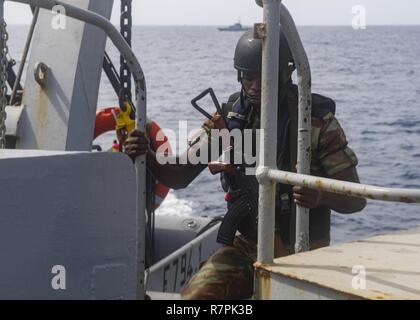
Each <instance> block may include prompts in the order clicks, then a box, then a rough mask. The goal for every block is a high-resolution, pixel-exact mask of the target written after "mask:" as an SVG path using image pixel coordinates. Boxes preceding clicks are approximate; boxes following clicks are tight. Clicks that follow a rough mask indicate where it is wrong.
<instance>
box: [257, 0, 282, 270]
mask: <svg viewBox="0 0 420 320" xmlns="http://www.w3.org/2000/svg"><path fill="white" fill-rule="evenodd" d="M280 4H281V0H264V1H263V11H264V24H265V30H266V34H265V37H263V53H262V97H261V129H262V132H261V150H260V166H262V167H263V168H267V169H268V168H275V167H276V159H277V134H276V133H277V113H278V82H279V74H278V70H279V39H280ZM275 196H276V183H275V182H274V181H271V180H269V179H265V180H264V181H260V194H259V218H258V258H257V259H258V263H263V264H270V263H272V262H273V259H274V223H275Z"/></svg>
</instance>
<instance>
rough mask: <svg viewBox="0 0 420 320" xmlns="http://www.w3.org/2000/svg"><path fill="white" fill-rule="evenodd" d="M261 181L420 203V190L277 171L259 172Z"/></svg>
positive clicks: (385, 199) (382, 199)
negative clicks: (266, 180) (267, 180)
mask: <svg viewBox="0 0 420 320" xmlns="http://www.w3.org/2000/svg"><path fill="white" fill-rule="evenodd" d="M257 176H258V178H259V179H262V180H265V179H269V180H272V181H277V182H280V183H284V184H288V185H293V186H300V187H306V188H310V189H317V190H321V191H326V192H331V193H336V194H342V195H345V196H351V197H355V198H367V199H372V200H381V201H390V202H403V203H420V189H402V188H385V187H378V186H373V185H366V184H360V183H355V182H348V181H341V180H335V179H329V178H321V177H315V176H310V175H304V174H297V173H292V172H287V171H281V170H276V169H268V170H267V169H259V170H257Z"/></svg>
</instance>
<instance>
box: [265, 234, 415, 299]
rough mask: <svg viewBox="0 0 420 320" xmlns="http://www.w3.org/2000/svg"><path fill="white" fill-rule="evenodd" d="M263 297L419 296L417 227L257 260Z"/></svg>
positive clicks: (361, 297) (406, 297) (391, 297)
mask: <svg viewBox="0 0 420 320" xmlns="http://www.w3.org/2000/svg"><path fill="white" fill-rule="evenodd" d="M257 272H258V274H259V275H260V279H261V281H260V286H259V291H258V292H259V295H260V297H261V298H263V299H369V300H382V299H398V300H400V299H415V300H418V299H420V229H416V230H410V231H404V232H400V233H395V234H388V235H382V236H377V237H373V238H370V239H366V240H359V241H356V242H352V243H346V244H339V245H335V246H331V247H327V248H322V249H319V250H314V251H311V252H305V253H301V254H297V255H293V256H288V257H284V258H280V259H276V260H275V261H274V264H273V265H270V266H257Z"/></svg>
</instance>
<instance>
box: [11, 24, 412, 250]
mask: <svg viewBox="0 0 420 320" xmlns="http://www.w3.org/2000/svg"><path fill="white" fill-rule="evenodd" d="M27 29H28V28H27V27H17V26H11V27H9V33H10V38H11V40H10V41H9V46H10V52H11V55H12V56H13V57H14V58H15V59H16V60H17V61H18V62H19V59H20V56H21V52H22V49H23V45H24V39H25V37H26V32H27ZM300 32H301V37H302V40H303V43H304V45H305V47H306V50H307V53H308V56H309V59H310V62H311V68H312V73H313V91H314V92H316V93H320V94H323V95H326V96H329V97H331V98H333V99H335V101H336V102H337V114H336V116H337V118H338V119H339V121H340V122H341V124H342V126H343V128H344V130H345V132H346V135H347V138H348V141H349V145H350V147H351V148H352V149H353V150H354V151H355V152H356V154H357V155H358V158H359V166H358V171H359V174H360V177H361V180H362V182H363V183H367V184H375V185H380V186H385V187H395V188H420V41H419V39H420V27H370V28H368V29H367V30H358V31H354V30H353V29H351V28H348V27H302V28H300ZM240 35H241V34H240V33H235V32H232V33H229V32H219V31H218V30H217V28H215V27H135V28H134V30H133V48H134V51H135V53H136V55H137V57H138V58H139V60H140V62H141V64H142V67H143V69H144V72H145V75H146V79H147V85H148V106H149V109H148V110H149V111H148V112H149V117H151V118H153V119H154V120H156V121H157V122H158V123H159V124H160V126H161V127H162V128H166V129H172V130H175V131H177V130H178V125H179V124H178V122H179V120H182V121H188V127H189V129H191V130H193V129H195V128H197V127H199V126H200V123H201V122H202V116H201V115H200V114H199V113H198V112H196V111H195V110H194V109H193V108H192V107H191V105H190V101H191V99H192V98H193V97H195V96H196V95H198V94H199V93H200V92H201V91H202V90H204V89H206V88H208V87H212V88H214V90H215V92H216V94H217V96H218V98H219V100H220V101H221V102H222V101H225V100H226V99H227V98H228V96H229V95H230V94H231V93H233V92H235V91H237V90H239V88H240V87H239V85H238V83H237V81H236V72H235V71H234V69H233V66H232V62H233V61H232V59H233V53H234V48H235V45H236V41H237V40H238V38H239V36H240ZM108 51H109V53H110V54H111V57H112V58H113V61H114V63H117V62H118V61H119V59H118V54H117V52H116V51H115V50H114V49H113V47H112V46H111V45H108ZM116 104H117V99H116V97H115V95H114V92H113V90H112V88H111V86H110V84H109V82H108V80H107V79H106V77H105V76H104V77H103V79H102V83H101V89H100V95H99V103H98V107H99V108H102V107H106V106H113V105H116ZM112 140H113V134H111V133H110V134H107V135H104V136H103V137H100V138H99V139H98V142H99V143H100V144H101V145H102V146H103V147H104V148H109V147H110V146H111V143H112ZM172 144H173V146H176V148H175V149H177V150H178V152H182V151H183V150H185V146H186V145H185V141H182V142H180V143H177V141H176V140H175V141H172ZM224 212H225V202H224V200H223V191H222V189H221V187H220V184H219V179H218V176H212V175H211V174H210V173H209V172H208V171H207V170H206V171H205V172H204V173H202V174H201V175H200V176H199V177H198V178H197V179H196V180H195V181H194V182H193V183H192V184H191V185H190V186H189V187H188V188H186V189H185V190H180V191H172V192H171V193H170V195H169V196H168V198H167V199H166V201H165V203H164V204H163V205H162V206H161V208H160V209H159V214H174V215H210V216H213V215H219V214H222V213H224ZM418 226H420V206H419V205H408V204H392V203H384V202H376V201H369V203H368V206H367V207H366V209H365V210H364V211H363V212H362V213H359V214H354V215H347V216H346V215H340V214H334V215H333V218H332V237H333V242H344V241H350V240H354V239H359V238H366V237H368V236H371V235H376V234H381V233H387V232H391V231H396V230H401V229H409V228H414V227H418Z"/></svg>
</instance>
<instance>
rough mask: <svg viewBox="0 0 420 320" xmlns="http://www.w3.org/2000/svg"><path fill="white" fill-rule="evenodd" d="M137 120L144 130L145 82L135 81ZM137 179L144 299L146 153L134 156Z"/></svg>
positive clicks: (139, 265) (139, 259) (139, 269)
mask: <svg viewBox="0 0 420 320" xmlns="http://www.w3.org/2000/svg"><path fill="white" fill-rule="evenodd" d="M136 94H137V112H136V114H137V122H136V128H137V129H138V130H140V131H142V132H146V117H147V113H146V102H147V100H146V82H145V81H144V80H143V81H136ZM135 165H136V181H137V197H136V208H137V249H138V252H137V275H138V280H137V281H138V283H137V294H138V296H137V299H139V300H144V297H145V286H144V274H145V265H146V155H142V156H139V157H137V158H136V163H135Z"/></svg>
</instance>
